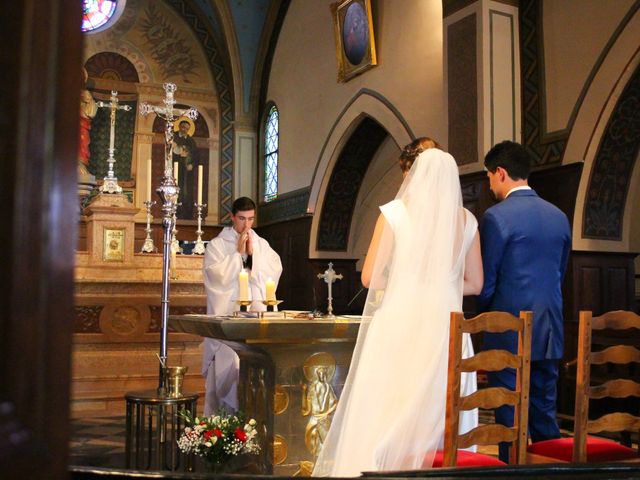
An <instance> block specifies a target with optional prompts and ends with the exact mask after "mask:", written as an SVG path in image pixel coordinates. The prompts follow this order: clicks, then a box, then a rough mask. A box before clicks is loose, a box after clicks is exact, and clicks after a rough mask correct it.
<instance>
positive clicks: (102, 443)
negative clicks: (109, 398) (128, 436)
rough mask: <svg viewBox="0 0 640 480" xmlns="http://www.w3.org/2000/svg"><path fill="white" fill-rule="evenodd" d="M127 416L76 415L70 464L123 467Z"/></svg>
mask: <svg viewBox="0 0 640 480" xmlns="http://www.w3.org/2000/svg"><path fill="white" fill-rule="evenodd" d="M124 446H125V417H103V418H100V417H98V418H89V419H84V418H83V419H73V420H72V421H71V452H70V461H69V463H70V464H71V465H82V466H92V467H111V468H124V467H125V465H124Z"/></svg>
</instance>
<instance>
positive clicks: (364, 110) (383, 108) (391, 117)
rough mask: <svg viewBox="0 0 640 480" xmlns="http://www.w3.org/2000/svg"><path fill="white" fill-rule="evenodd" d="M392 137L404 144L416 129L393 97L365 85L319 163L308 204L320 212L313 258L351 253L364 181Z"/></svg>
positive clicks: (336, 125) (314, 222)
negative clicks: (395, 103)
mask: <svg viewBox="0 0 640 480" xmlns="http://www.w3.org/2000/svg"><path fill="white" fill-rule="evenodd" d="M388 138H391V139H392V140H393V142H395V144H396V145H405V144H407V143H409V142H410V141H411V140H413V139H414V138H415V135H414V134H413V131H412V130H411V128H410V127H409V125H408V123H407V122H406V120H405V119H404V118H403V117H402V115H401V114H400V112H399V111H398V110H397V109H396V108H395V107H394V105H393V104H392V103H391V102H390V101H389V100H388V99H386V98H385V97H384V96H382V95H381V94H379V93H377V92H375V91H373V90H369V89H362V90H360V91H359V92H358V93H357V94H356V95H354V97H353V98H352V99H351V101H350V102H348V103H347V105H346V106H345V108H344V109H343V110H342V112H341V113H340V114H339V115H338V117H337V119H336V121H335V122H334V125H333V126H332V128H331V130H330V132H329V135H328V136H327V139H326V141H325V143H324V145H323V148H322V150H321V153H320V156H319V158H318V162H317V164H316V169H315V172H314V175H313V180H312V184H311V192H310V198H309V203H308V206H307V211H308V212H310V213H314V212H315V215H314V216H313V220H312V224H311V235H310V241H309V257H310V258H329V257H331V258H339V257H345V256H347V255H348V246H349V235H350V233H349V232H350V226H351V220H352V217H353V212H354V208H355V204H356V199H357V197H358V192H359V189H360V186H361V185H362V181H363V179H364V176H365V174H366V172H367V169H368V167H369V164H370V162H371V160H372V158H373V157H374V155H375V153H376V151H377V150H378V148H379V147H380V146H381V145H382V144H383V142H384V141H385V139H388ZM336 195H337V197H338V198H339V199H340V200H341V203H340V204H338V203H337V202H336V201H335V200H337V199H338V198H336Z"/></svg>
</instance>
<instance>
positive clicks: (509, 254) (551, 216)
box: [478, 190, 571, 360]
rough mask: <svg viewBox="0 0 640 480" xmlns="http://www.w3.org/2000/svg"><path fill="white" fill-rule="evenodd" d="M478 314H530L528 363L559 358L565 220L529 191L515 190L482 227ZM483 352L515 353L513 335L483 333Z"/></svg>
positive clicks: (568, 247)
mask: <svg viewBox="0 0 640 480" xmlns="http://www.w3.org/2000/svg"><path fill="white" fill-rule="evenodd" d="M480 240H481V244H482V265H483V268H484V286H483V288H482V292H481V293H480V295H479V296H478V308H479V310H480V311H481V312H482V311H492V310H498V311H504V312H510V313H512V314H513V315H518V314H519V312H520V311H521V310H531V311H533V338H532V344H531V359H532V360H544V359H559V358H562V350H563V345H564V338H563V325H562V324H563V317H562V291H561V284H562V279H563V277H564V273H565V270H566V267H567V259H568V257H569V252H570V251H571V231H570V228H569V221H568V219H567V216H566V215H565V214H564V213H562V211H561V210H560V209H558V208H557V207H556V206H554V205H552V204H551V203H549V202H547V201H545V200H543V199H541V198H540V197H538V195H537V194H536V192H535V191H533V190H517V191H515V192H512V193H511V194H510V195H509V196H508V197H507V198H506V199H505V200H503V201H502V202H500V203H498V204H497V205H495V206H493V207H491V208H489V209H488V210H487V211H486V212H485V213H484V216H483V217H482V221H481V223H480ZM484 347H485V348H486V349H493V348H502V349H506V350H509V351H511V352H516V351H517V347H518V345H517V334H516V333H515V332H505V333H492V334H485V337H484Z"/></svg>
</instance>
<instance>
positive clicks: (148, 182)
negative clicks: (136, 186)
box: [147, 158, 152, 201]
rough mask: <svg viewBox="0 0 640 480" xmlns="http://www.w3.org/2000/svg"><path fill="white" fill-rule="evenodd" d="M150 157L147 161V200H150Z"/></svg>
mask: <svg viewBox="0 0 640 480" xmlns="http://www.w3.org/2000/svg"><path fill="white" fill-rule="evenodd" d="M151 183H152V182H151V158H149V161H148V162H147V185H148V189H147V200H148V201H151V188H152V185H151Z"/></svg>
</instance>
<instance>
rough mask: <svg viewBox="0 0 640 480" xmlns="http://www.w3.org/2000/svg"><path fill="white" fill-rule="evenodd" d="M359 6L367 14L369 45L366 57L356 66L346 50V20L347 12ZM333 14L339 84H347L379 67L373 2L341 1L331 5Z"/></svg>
mask: <svg viewBox="0 0 640 480" xmlns="http://www.w3.org/2000/svg"><path fill="white" fill-rule="evenodd" d="M355 4H359V5H360V6H361V7H362V9H363V10H364V13H365V18H366V21H367V26H366V27H367V31H368V38H367V45H366V47H365V51H364V55H363V57H362V59H361V60H360V62H359V63H358V64H357V65H355V64H353V63H351V61H350V60H349V58H348V56H347V53H346V52H345V48H344V42H343V38H344V19H345V15H346V13H347V10H348V9H349V8H350V7H352V6H354V5H355ZM331 13H332V15H333V25H334V31H335V38H336V57H337V60H338V82H346V81H348V80H349V79H351V78H353V77H355V76H356V75H360V74H361V73H363V72H364V71H366V70H368V69H370V68H372V67H374V66H375V65H377V59H376V46H375V40H374V36H373V21H372V17H371V0H340V1H339V2H335V3H332V4H331Z"/></svg>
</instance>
